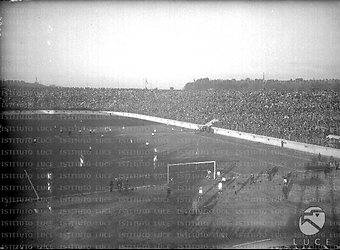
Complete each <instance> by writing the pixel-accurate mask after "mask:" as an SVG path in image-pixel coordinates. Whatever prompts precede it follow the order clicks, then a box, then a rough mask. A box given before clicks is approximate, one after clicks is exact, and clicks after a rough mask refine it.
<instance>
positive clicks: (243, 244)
mask: <svg viewBox="0 0 340 250" xmlns="http://www.w3.org/2000/svg"><path fill="white" fill-rule="evenodd" d="M271 240H272V239H264V240H257V241H252V242H247V243H242V244H238V245H234V246H232V247H242V246H245V245H250V244H256V243H261V242H267V241H271Z"/></svg>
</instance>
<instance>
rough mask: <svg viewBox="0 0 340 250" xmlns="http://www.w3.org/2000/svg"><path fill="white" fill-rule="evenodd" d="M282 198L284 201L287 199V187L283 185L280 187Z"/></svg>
mask: <svg viewBox="0 0 340 250" xmlns="http://www.w3.org/2000/svg"><path fill="white" fill-rule="evenodd" d="M282 192H283V197H284V199H285V200H287V199H288V185H287V184H284V185H283V187H282Z"/></svg>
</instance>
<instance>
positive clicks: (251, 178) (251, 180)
mask: <svg viewBox="0 0 340 250" xmlns="http://www.w3.org/2000/svg"><path fill="white" fill-rule="evenodd" d="M253 183H255V179H254V174H253V172H250V185H251V184H253Z"/></svg>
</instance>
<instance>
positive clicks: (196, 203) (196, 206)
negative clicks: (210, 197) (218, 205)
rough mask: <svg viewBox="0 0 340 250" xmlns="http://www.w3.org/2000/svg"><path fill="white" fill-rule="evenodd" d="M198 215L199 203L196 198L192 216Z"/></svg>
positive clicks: (193, 202)
mask: <svg viewBox="0 0 340 250" xmlns="http://www.w3.org/2000/svg"><path fill="white" fill-rule="evenodd" d="M196 214H198V201H197V199H196V198H194V200H193V201H192V215H196Z"/></svg>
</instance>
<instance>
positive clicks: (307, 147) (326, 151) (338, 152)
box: [4, 110, 340, 158]
mask: <svg viewBox="0 0 340 250" xmlns="http://www.w3.org/2000/svg"><path fill="white" fill-rule="evenodd" d="M4 113H18V111H7V112H4ZM20 113H21V114H23V113H30V114H34V113H40V114H41V113H42V114H60V113H63V114H98V113H100V114H110V113H111V114H112V115H117V116H124V117H131V118H136V119H141V120H147V121H152V122H157V123H163V124H167V125H172V126H176V127H182V128H188V129H199V127H200V125H199V124H194V123H189V122H182V121H176V120H171V119H165V118H160V117H155V116H149V115H141V114H135V113H127V112H114V111H80V110H79V111H78V110H73V111H70V110H63V111H57V110H32V111H21V112H20ZM213 129H214V133H215V134H219V135H223V136H230V137H235V138H239V139H244V140H248V141H253V142H260V143H264V144H269V145H273V146H278V147H282V146H283V147H284V148H289V149H295V150H298V151H302V152H308V153H312V154H319V153H320V154H321V155H324V156H328V157H330V156H333V157H336V158H340V149H336V148H330V147H322V146H318V145H312V144H307V143H302V142H295V141H289V140H284V139H278V138H274V137H268V136H262V135H256V134H250V133H245V132H239V131H234V130H228V129H223V128H216V127H213Z"/></svg>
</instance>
